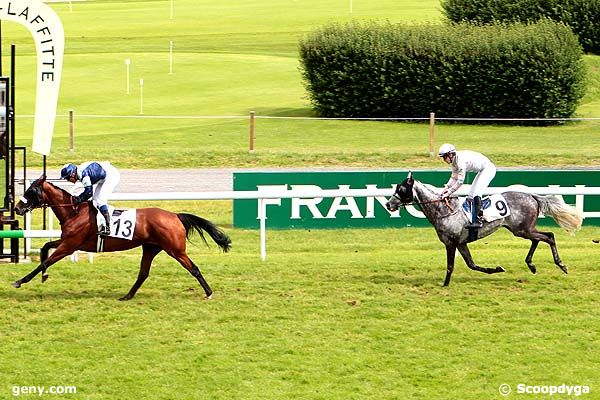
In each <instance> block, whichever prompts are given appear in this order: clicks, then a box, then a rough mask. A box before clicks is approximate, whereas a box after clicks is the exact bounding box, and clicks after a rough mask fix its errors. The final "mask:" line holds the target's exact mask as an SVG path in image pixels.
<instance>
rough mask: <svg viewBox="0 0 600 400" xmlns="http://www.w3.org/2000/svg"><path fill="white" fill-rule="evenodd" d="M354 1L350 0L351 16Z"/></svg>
mask: <svg viewBox="0 0 600 400" xmlns="http://www.w3.org/2000/svg"><path fill="white" fill-rule="evenodd" d="M352 8H353V7H352V0H350V14H352Z"/></svg>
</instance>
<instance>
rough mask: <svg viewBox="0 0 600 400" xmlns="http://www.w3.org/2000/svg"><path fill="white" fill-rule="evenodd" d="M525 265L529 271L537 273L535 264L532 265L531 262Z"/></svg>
mask: <svg viewBox="0 0 600 400" xmlns="http://www.w3.org/2000/svg"><path fill="white" fill-rule="evenodd" d="M527 266H528V267H529V270H530V271H531V273H532V274H536V273H537V268H536V267H535V265H533V264H527Z"/></svg>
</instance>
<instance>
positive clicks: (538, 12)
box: [442, 0, 600, 54]
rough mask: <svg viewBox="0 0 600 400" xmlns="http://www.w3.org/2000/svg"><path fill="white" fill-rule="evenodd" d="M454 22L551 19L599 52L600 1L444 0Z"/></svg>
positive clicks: (445, 12) (588, 46) (445, 8)
mask: <svg viewBox="0 0 600 400" xmlns="http://www.w3.org/2000/svg"><path fill="white" fill-rule="evenodd" d="M442 10H443V12H444V14H445V15H446V17H447V18H448V19H449V20H450V21H452V22H476V23H479V24H481V23H484V24H487V23H492V22H535V21H537V20H539V19H541V18H550V19H552V20H554V21H557V22H562V23H564V24H565V25H567V26H569V27H570V28H571V29H572V30H573V32H575V34H577V35H578V37H579V42H580V43H581V45H582V46H583V49H584V51H586V52H590V53H595V54H600V41H599V40H598V39H599V38H600V0H503V1H498V0H442Z"/></svg>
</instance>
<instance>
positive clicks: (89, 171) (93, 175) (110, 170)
mask: <svg viewBox="0 0 600 400" xmlns="http://www.w3.org/2000/svg"><path fill="white" fill-rule="evenodd" d="M60 177H61V178H63V179H66V180H68V181H69V182H71V183H75V182H76V181H80V182H81V183H82V184H83V193H81V194H79V195H78V196H75V197H74V198H73V201H74V202H75V204H79V203H82V202H84V201H88V200H89V199H90V198H92V200H93V201H94V203H95V205H96V207H98V210H99V211H100V213H101V214H102V216H103V217H104V220H105V222H106V223H105V225H103V226H102V225H101V226H99V227H98V234H99V235H101V236H106V235H109V234H110V213H109V212H108V197H109V196H110V195H111V194H112V192H113V191H114V189H115V187H116V186H117V185H118V184H119V180H120V179H121V174H120V173H119V170H118V169H116V168H115V167H113V166H112V165H111V163H110V162H108V161H101V162H100V161H89V162H85V163H83V164H81V165H79V166H76V165H75V164H66V165H65V166H64V167H63V168H62V170H61V171H60ZM94 187H95V190H94Z"/></svg>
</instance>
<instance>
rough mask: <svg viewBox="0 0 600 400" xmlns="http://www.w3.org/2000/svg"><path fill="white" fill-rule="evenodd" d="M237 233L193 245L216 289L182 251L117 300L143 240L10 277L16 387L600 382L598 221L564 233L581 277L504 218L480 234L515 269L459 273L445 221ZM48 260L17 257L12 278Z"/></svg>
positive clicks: (443, 394) (199, 388)
mask: <svg viewBox="0 0 600 400" xmlns="http://www.w3.org/2000/svg"><path fill="white" fill-rule="evenodd" d="M219 207H220V206H218V207H217V210H218V209H219ZM224 209H226V207H224ZM201 215H204V216H206V217H210V216H209V215H208V214H201ZM220 218H221V217H219V216H218V215H217V218H216V220H217V221H219V220H220ZM227 231H228V233H229V234H230V236H231V238H232V240H233V243H234V248H233V252H232V253H230V254H220V253H218V251H217V250H216V248H215V246H214V245H213V246H212V247H211V248H210V249H206V248H205V247H204V246H203V245H200V242H199V239H198V238H196V240H195V243H196V245H190V246H189V252H190V255H191V257H192V259H194V260H195V262H196V263H197V264H198V265H199V266H200V268H201V269H202V271H203V273H204V275H205V277H206V279H207V280H208V282H209V284H211V286H212V287H213V289H214V290H215V295H214V299H213V300H211V301H202V300H201V297H202V294H203V292H202V289H201V288H200V287H199V285H197V283H196V282H195V280H194V279H193V278H192V277H191V276H189V274H188V273H187V272H186V271H184V270H183V268H181V267H180V266H178V265H177V264H176V262H175V261H174V260H172V259H170V258H168V257H167V256H166V255H159V257H158V258H157V259H156V261H155V265H154V268H153V270H152V273H151V276H150V278H149V279H148V280H147V281H146V283H145V285H144V286H143V287H142V288H141V289H140V291H139V292H138V295H137V296H136V298H134V300H132V301H130V302H125V303H123V302H119V301H117V298H118V297H120V296H122V295H123V294H125V293H126V292H127V290H128V289H129V287H130V286H131V284H132V283H133V281H134V280H135V277H136V275H137V269H138V262H139V257H140V252H139V251H129V252H126V253H121V254H118V255H117V254H102V255H98V256H97V257H96V258H95V260H94V263H93V264H89V263H88V262H87V261H86V259H85V257H81V258H80V260H81V261H79V262H78V263H71V262H69V261H62V262H60V263H59V264H57V265H55V266H53V267H52V268H51V269H50V270H49V272H50V279H49V280H48V281H47V282H46V283H44V284H41V283H40V281H39V279H36V280H34V281H32V282H30V283H29V284H27V285H25V286H24V287H22V288H21V289H19V290H16V289H13V288H12V287H10V286H9V285H8V284H5V285H3V286H2V287H0V296H1V297H2V300H3V309H4V312H3V313H2V315H1V316H0V321H1V322H0V324H2V326H3V327H4V329H3V332H4V335H3V340H2V341H1V343H0V351H1V352H2V354H5V357H2V359H1V360H0V366H1V368H0V393H3V396H4V397H6V398H8V397H9V393H11V388H12V386H13V385H22V386H26V385H34V384H39V385H46V386H49V385H72V386H76V387H77V391H78V392H77V395H74V396H69V398H81V399H106V398H140V399H190V398H197V397H199V396H202V397H211V398H217V399H275V398H306V399H347V398H361V399H362V398H369V399H393V398H404V399H423V398H429V399H457V398H460V399H482V398H489V399H492V398H499V395H498V387H499V386H500V385H501V384H503V383H506V384H509V385H511V386H512V387H513V389H514V390H516V386H517V385H518V384H520V383H524V384H528V385H560V384H562V383H565V384H569V385H589V386H591V387H592V395H591V396H588V397H586V398H597V395H593V393H594V389H596V388H597V387H598V384H600V381H599V380H598V374H597V368H596V362H595V360H597V359H598V357H599V356H600V354H599V352H598V348H599V347H598V336H597V323H596V321H597V320H598V318H599V317H600V314H599V312H598V307H596V300H597V292H598V290H599V289H600V281H599V279H598V276H599V274H598V272H599V271H598V266H597V263H596V262H595V261H594V260H596V259H597V254H596V253H597V252H598V245H597V244H595V243H593V242H592V239H595V238H597V237H598V236H599V235H600V230H598V229H597V228H584V229H583V230H582V231H581V232H580V233H579V234H578V236H576V237H571V236H568V235H566V234H564V233H562V232H559V231H556V232H557V243H558V248H559V251H560V253H561V257H562V258H563V260H564V261H565V263H567V264H568V265H569V266H570V273H569V275H565V274H563V273H562V272H561V271H560V270H559V269H558V268H557V267H556V266H554V265H553V263H552V258H551V255H550V251H549V249H548V248H547V246H540V249H539V250H538V252H537V254H536V258H535V261H536V263H537V266H538V274H537V275H532V274H531V273H530V272H529V270H528V269H527V268H526V266H525V263H524V257H525V255H526V253H527V249H528V248H529V243H528V242H527V241H524V240H521V239H517V238H514V237H512V235H510V234H509V233H508V232H505V231H501V232H500V233H498V234H496V235H493V236H491V237H489V238H487V239H485V240H484V241H482V242H477V243H475V244H473V245H472V246H471V248H472V252H473V255H474V257H475V260H476V261H477V262H478V263H479V264H480V265H486V266H494V265H503V266H504V267H505V268H506V269H507V272H506V273H504V274H498V275H493V276H489V275H484V274H479V273H477V272H473V271H470V270H468V269H467V268H466V266H465V265H464V263H463V262H462V261H457V268H456V270H455V273H454V277H453V281H452V283H451V286H450V287H448V288H443V287H441V283H442V280H443V277H444V274H445V268H444V262H445V252H444V250H443V246H442V245H441V243H439V242H438V241H437V238H436V237H435V233H434V231H433V229H431V228H420V229H400V230H393V229H370V230H340V231H336V232H335V236H332V234H333V232H331V231H323V230H316V231H315V230H313V231H272V232H269V236H268V239H269V241H268V258H267V261H266V262H261V261H260V257H259V255H258V234H257V232H254V231H244V230H236V229H227ZM332 238H335V239H334V240H332ZM33 266H34V265H32V264H19V265H17V266H7V267H5V268H1V269H0V281H2V282H11V281H13V280H14V279H17V278H19V277H21V276H22V275H24V274H25V273H27V272H28V271H29V270H30V269H32V268H33ZM32 371H35V373H33V372H32ZM25 398H33V397H25ZM535 398H538V397H535Z"/></svg>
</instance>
